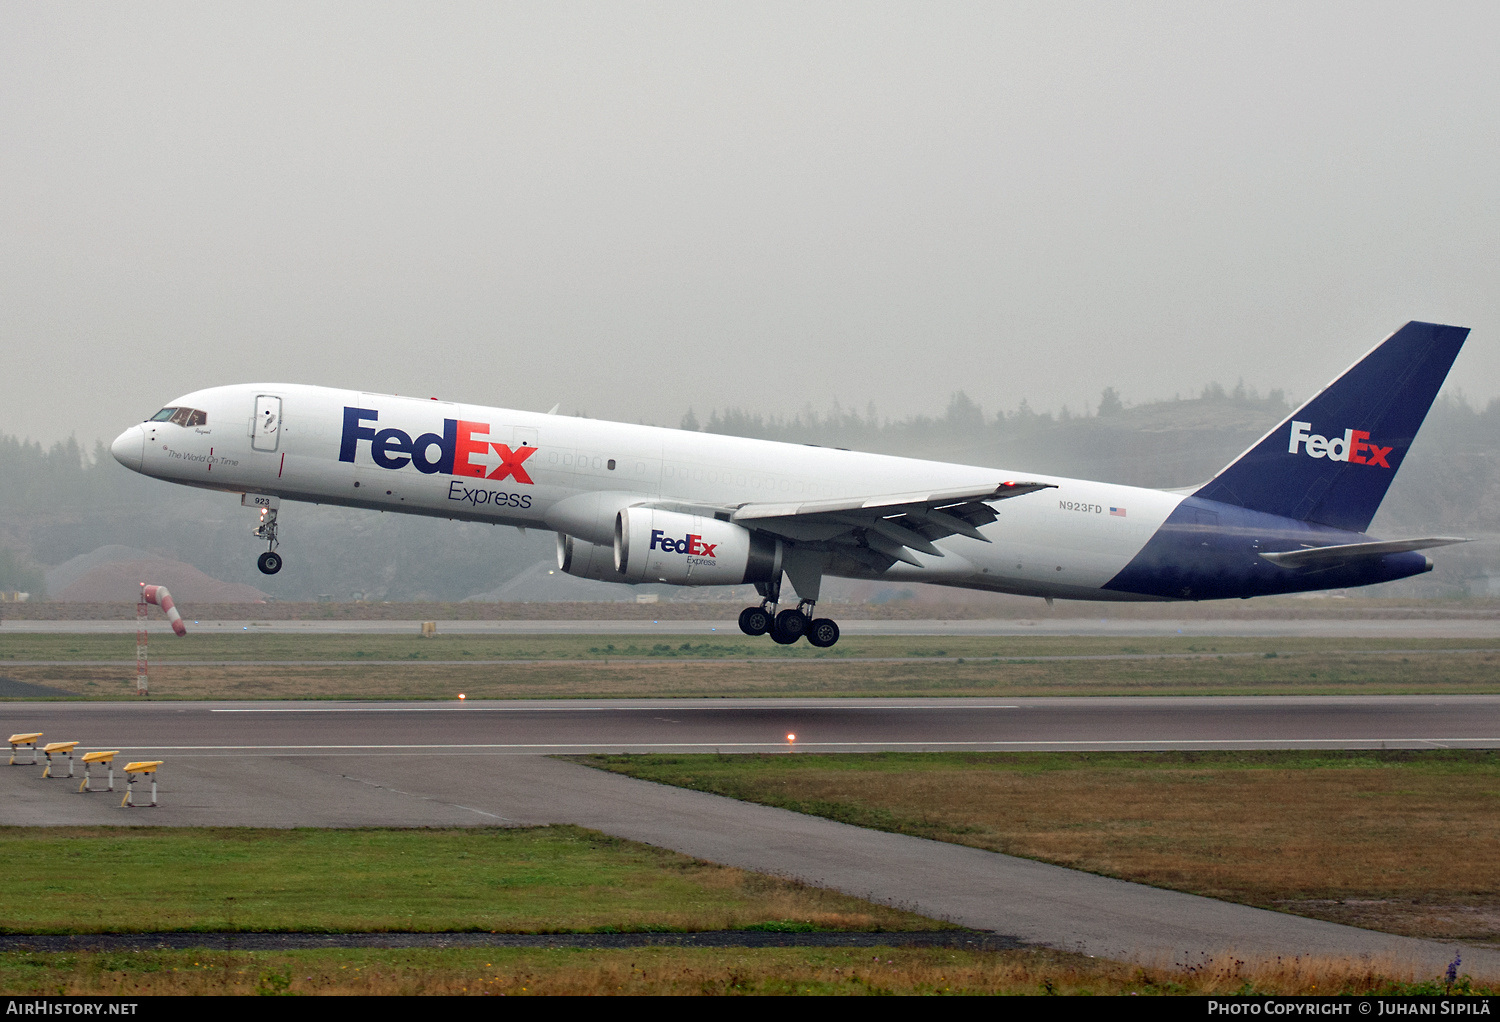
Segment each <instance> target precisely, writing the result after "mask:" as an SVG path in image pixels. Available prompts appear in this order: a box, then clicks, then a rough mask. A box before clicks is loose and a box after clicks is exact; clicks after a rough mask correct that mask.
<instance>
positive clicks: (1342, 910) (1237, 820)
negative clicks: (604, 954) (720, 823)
mask: <svg viewBox="0 0 1500 1022" xmlns="http://www.w3.org/2000/svg"><path fill="white" fill-rule="evenodd" d="M572 758H574V759H576V760H577V761H579V762H583V763H587V764H589V765H591V766H596V767H599V768H602V769H606V770H613V771H616V772H619V773H624V774H629V775H630V776H632V777H640V778H644V779H646V780H651V781H657V782H661V783H664V784H674V785H678V786H680V787H687V788H695V789H698V790H701V791H709V792H713V793H715V794H719V795H726V796H728V797H730V798H737V799H743V800H745V801H750V802H759V803H763V804H766V805H774V806H780V807H782V808H786V809H792V810H795V811H797V812H803V813H810V814H812V815H816V816H825V817H828V818H830V819H835V820H839V821H841V822H845V823H851V824H854V825H857V826H862V827H873V828H876V829H879V830H888V831H895V832H898V833H904V834H913V835H917V836H919V837H926V838H932V839H935V840H940V841H949V842H953V843H956V844H964V845H971V846H974V847H977V848H986V849H989V850H991V851H997V852H1004V853H1006V854H1010V855H1019V856H1024V857H1026V858H1032V859H1040V860H1043V861H1046V862H1053V863H1057V864H1059V865H1063V866H1069V867H1073V868H1075V869H1083V870H1087V871H1089V872H1093V873H1100V874H1104V875H1107V876H1114V877H1120V878H1122V879H1126V880H1134V881H1138V882H1141V883H1147V884H1153V885H1155V886H1158V887H1167V888H1172V889H1175V890H1182V891H1189V892H1192V893H1195V894H1203V895H1208V896H1210V897H1215V898H1223V899H1227V900H1230V901H1237V902H1243V903H1245V904H1250V905H1258V906H1261V907H1265V908H1272V909H1280V910H1284V911H1290V912H1295V913H1297V914H1301V915H1308V916H1314V917H1317V918H1321V919H1329V920H1333V921H1336V922H1344V923H1351V924H1354V925H1359V926H1365V927H1370V928H1373V929H1379V930H1386V931H1388V932H1392V933H1401V934H1407V935H1410V936H1418V937H1431V938H1439V939H1457V940H1471V941H1497V940H1500V841H1497V835H1500V754H1497V753H1495V752H1491V751H1455V750H1431V751H1418V752H1395V751H1392V752H1314V751H1291V752H1279V751H1262V752H1249V751H1246V752H1152V753H1124V752H1121V753H1066V752H1056V753H1051V752H1048V753H874V754H843V755H810V754H798V755H792V756H788V755H776V756H765V755H759V756H722V757H721V756H713V755H693V756H677V755H671V756H669V755H644V756H589V757H572Z"/></svg>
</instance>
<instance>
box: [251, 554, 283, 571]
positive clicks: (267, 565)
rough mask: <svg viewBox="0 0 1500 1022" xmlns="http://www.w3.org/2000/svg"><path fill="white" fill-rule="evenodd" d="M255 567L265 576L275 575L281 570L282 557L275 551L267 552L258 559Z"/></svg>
mask: <svg viewBox="0 0 1500 1022" xmlns="http://www.w3.org/2000/svg"><path fill="white" fill-rule="evenodd" d="M255 566H256V567H257V568H259V569H260V570H261V574H263V575H274V574H276V573H277V572H278V571H280V570H281V555H280V554H278V553H277V552H276V551H274V550H267V551H266V552H265V553H263V554H261V555H260V557H258V558H256V561H255Z"/></svg>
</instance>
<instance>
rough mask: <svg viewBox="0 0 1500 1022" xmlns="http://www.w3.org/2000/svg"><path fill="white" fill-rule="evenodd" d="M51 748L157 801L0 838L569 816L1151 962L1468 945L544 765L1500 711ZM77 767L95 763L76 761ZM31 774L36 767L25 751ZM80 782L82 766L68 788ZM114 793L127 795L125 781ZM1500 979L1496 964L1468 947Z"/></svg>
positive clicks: (14, 781)
mask: <svg viewBox="0 0 1500 1022" xmlns="http://www.w3.org/2000/svg"><path fill="white" fill-rule="evenodd" d="M4 714H5V721H6V726H8V727H9V728H10V729H11V730H13V731H42V732H44V733H45V738H46V740H48V741H53V740H56V741H71V740H74V739H77V740H79V741H81V742H83V743H85V745H84V747H83V748H88V749H96V748H118V749H121V750H122V752H123V753H124V757H122V758H136V757H150V758H162V759H165V761H166V763H165V765H164V766H163V768H162V774H161V781H162V783H161V793H160V797H161V801H162V803H163V804H162V806H161V807H160V808H156V809H140V810H135V811H131V810H123V809H120V808H118V805H119V800H120V796H119V794H118V792H117V793H116V794H115V795H113V796H111V795H108V794H92V795H80V794H77V793H76V792H75V789H76V787H77V782H76V781H75V782H73V783H69V782H68V781H66V780H62V779H56V780H47V781H43V780H40V779H39V774H40V769H39V768H36V767H13V768H9V769H5V768H0V824H6V825H49V824H50V825H56V824H127V825H157V826H190V825H247V826H272V827H288V826H380V825H391V826H435V827H443V826H482V825H523V824H543V823H573V824H579V825H582V826H586V827H592V828H595V829H598V830H601V831H604V832H607V833H611V834H616V835H618V836H620V837H625V838H630V839H633V840H638V841H645V842H648V843H651V844H655V845H659V846H663V847H668V848H674V849H677V850H679V851H682V852H685V853H687V854H689V855H694V856H698V857H701V858H704V859H709V860H713V861H717V862H724V863H728V864H731V865H736V866H742V867H745V868H748V869H753V870H758V871H761V872H767V873H775V874H781V875H790V876H794V877H797V878H800V879H803V880H806V881H808V882H810V883H814V884H819V885H822V886H828V887H833V888H837V889H839V890H843V891H846V892H848V893H851V894H855V895H858V896H861V897H867V898H872V899H874V900H877V901H885V902H891V903H896V904H901V905H903V906H911V907H914V908H915V909H916V910H917V911H920V912H923V913H926V914H928V915H931V916H934V917H938V918H947V919H951V920H953V921H954V922H958V923H962V924H964V925H967V926H972V927H975V928H978V929H983V930H989V931H993V932H995V933H996V934H999V935H1001V936H1004V937H1013V938H1016V939H1019V940H1023V941H1027V942H1032V943H1039V944H1044V945H1048V946H1053V947H1062V948H1069V949H1075V950H1081V951H1084V952H1086V953H1089V954H1097V955H1106V956H1110V957H1115V958H1125V959H1132V960H1138V961H1148V962H1167V961H1191V960H1194V959H1196V958H1197V957H1199V956H1201V955H1204V954H1216V953H1223V952H1230V951H1233V952H1236V953H1241V954H1257V955H1277V954H1280V955H1286V954H1335V955H1373V956H1389V957H1391V958H1393V959H1396V960H1397V961H1399V962H1401V963H1409V964H1413V965H1417V966H1419V967H1420V968H1422V969H1423V970H1425V971H1429V972H1431V973H1433V974H1436V973H1438V972H1440V971H1441V970H1442V968H1443V967H1444V966H1445V965H1446V964H1447V962H1449V961H1451V960H1452V957H1453V954H1454V946H1453V945H1448V944H1441V943H1437V942H1427V941H1416V940H1410V939H1407V938H1400V937H1393V936H1388V935H1384V934H1377V933H1372V932H1369V931H1364V930H1359V929H1354V928H1351V927H1344V926H1337V925H1334V924H1331V923H1323V922H1318V921H1316V920H1308V919H1302V918H1298V917H1295V916H1288V915H1282V914H1279V913H1274V912H1265V911H1261V910H1258V909H1252V908H1246V907H1244V906H1239V905H1231V904H1227V903H1224V902H1218V901H1213V900H1210V899H1205V898H1197V897H1193V896H1191V895H1185V894H1179V893H1175V892H1170V891H1162V890H1157V889H1154V888H1150V887H1145V886H1141V885H1137V884H1130V883H1125V882H1122V881H1117V880H1110V879H1107V878H1103V877H1098V876H1093V875H1090V874H1086V873H1079V872H1076V871H1073V870H1067V869H1062V868H1059V867H1055V866H1049V865H1045V864H1042V863H1037V862H1032V861H1029V860H1024V859H1017V858H1012V857H1009V856H1004V855H997V854H995V853H992V852H985V851H980V850H977V849H972V848H963V847H960V846H957V845H949V844H943V843H941V842H933V841H925V840H922V839H918V838H912V837H906V836H903V835H897V834H885V833H880V832H876V831H870V830H864V829H861V828H857V827H850V826H846V825H843V824H838V823H834V822H832V821H829V820H824V819H820V818H816V817H810V816H804V815H801V814H798V813H791V812H786V811H784V810H780V809H772V808H769V807H765V806H756V805H750V804H747V803H742V802H737V801H734V800H731V799H726V798H721V797H718V796H714V795H707V794H704V793H701V792H693V791H686V790H682V789H677V788H671V787H665V786H662V785H657V784H651V783H648V782H643V781H638V780H634V779H632V778H627V777H622V776H619V775H615V774H607V773H603V772H601V771H596V770H591V769H588V768H586V767H581V766H577V765H574V764H571V763H566V762H561V761H558V760H555V759H550V758H547V757H546V756H544V755H539V754H540V753H552V752H581V751H607V750H622V751H623V750H632V751H645V750H648V749H660V750H666V751H671V750H681V751H687V750H693V751H711V750H712V749H713V748H720V749H722V750H723V751H725V752H729V751H762V750H770V749H786V748H787V742H786V737H785V736H786V734H787V733H788V732H795V733H796V734H797V736H798V738H797V742H796V745H797V747H798V748H803V747H806V748H809V749H817V750H830V751H832V750H847V751H856V750H859V751H863V750H870V749H877V748H903V749H940V748H963V749H997V748H1116V749H1122V748H1145V749H1153V748H1231V747H1343V748H1351V747H1353V748H1358V747H1366V748H1368V747H1380V746H1382V745H1384V746H1385V747H1388V748H1396V747H1402V748H1432V747H1439V746H1443V747H1455V746H1457V747H1471V748H1472V747H1485V748H1494V747H1500V697H1497V696H1428V697H1406V696H1389V697H1364V698H1360V697H1310V698H1291V697H1274V698H1264V699H1256V698H1221V699H1188V698H1164V699H1016V700H1007V701H1003V702H1001V701H995V700H975V699H955V700H947V699H927V700H922V699H905V700H858V701H854V700H731V699H723V700H637V701H595V702H532V703H519V702H518V703H500V702H496V703H478V702H476V703H473V704H464V705H458V704H431V703H427V704H420V703H419V704H363V705H347V704H321V705H320V704H308V703H279V704H248V703H241V704H233V703H166V702H162V703H129V704H122V703H48V702H39V703H20V702H15V703H7V704H4ZM80 751H82V748H81V750H80ZM23 758H24V757H23ZM64 772H66V771H64ZM116 780H117V783H118V781H119V778H118V776H117V779H116ZM1463 958H1464V967H1465V970H1466V971H1468V972H1470V973H1471V974H1473V975H1476V976H1480V975H1492V976H1500V952H1495V951H1492V950H1485V949H1479V948H1467V947H1466V948H1464V949H1463Z"/></svg>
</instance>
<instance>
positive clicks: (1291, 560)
mask: <svg viewBox="0 0 1500 1022" xmlns="http://www.w3.org/2000/svg"><path fill="white" fill-rule="evenodd" d="M1467 542H1469V541H1468V540H1467V539H1459V538H1457V537H1454V536H1430V537H1428V538H1426V539H1393V540H1389V541H1385V542H1379V543H1340V544H1339V545H1338V546H1317V547H1309V548H1307V549H1305V550H1283V551H1281V552H1279V553H1274V554H1261V556H1262V557H1264V558H1265V559H1266V560H1268V561H1270V562H1271V563H1272V564H1275V565H1279V566H1280V567H1283V568H1326V567H1328V566H1330V565H1333V564H1345V563H1348V562H1349V561H1353V560H1358V559H1360V558H1365V557H1384V556H1385V555H1386V554H1405V553H1410V552H1411V551H1413V550H1427V549H1430V548H1431V547H1435V546H1449V545H1451V544H1453V543H1467Z"/></svg>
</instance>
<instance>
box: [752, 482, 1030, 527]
mask: <svg viewBox="0 0 1500 1022" xmlns="http://www.w3.org/2000/svg"><path fill="white" fill-rule="evenodd" d="M1056 487H1057V484H1056V483H1029V482H1014V481H1007V482H1003V483H1000V484H999V485H998V486H995V487H993V488H991V489H983V490H976V489H972V488H966V489H953V490H934V491H931V492H927V493H890V494H885V495H883V496H873V497H847V498H842V499H838V500H806V501H798V502H795V503H777V504H744V505H741V506H740V507H739V508H738V509H737V510H736V511H735V512H734V514H733V516H732V519H733V520H734V521H737V522H744V521H751V520H754V519H758V518H800V517H803V516H805V515H821V514H837V513H839V512H844V511H853V512H859V511H878V512H880V513H881V514H880V516H881V517H885V516H887V515H892V514H896V513H898V512H899V511H901V510H903V509H905V508H913V509H917V510H925V509H928V508H933V509H937V508H946V507H950V506H952V505H955V504H959V505H961V504H969V503H973V502H976V501H977V502H986V501H993V500H1007V499H1009V498H1011V497H1019V496H1022V495H1023V494H1027V493H1034V492H1036V491H1037V490H1045V489H1056Z"/></svg>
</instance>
